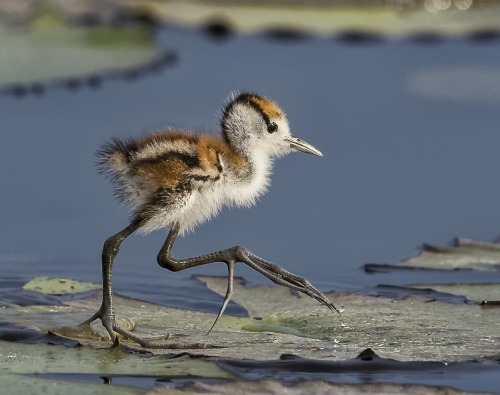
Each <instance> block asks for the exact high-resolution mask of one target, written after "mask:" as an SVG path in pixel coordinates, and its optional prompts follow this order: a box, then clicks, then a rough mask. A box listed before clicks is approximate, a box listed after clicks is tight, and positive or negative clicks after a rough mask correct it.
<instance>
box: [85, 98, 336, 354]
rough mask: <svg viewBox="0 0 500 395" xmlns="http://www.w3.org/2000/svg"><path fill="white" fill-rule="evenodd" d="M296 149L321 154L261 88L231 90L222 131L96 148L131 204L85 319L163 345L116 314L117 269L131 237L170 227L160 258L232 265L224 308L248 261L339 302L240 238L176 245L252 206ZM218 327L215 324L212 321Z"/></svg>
mask: <svg viewBox="0 0 500 395" xmlns="http://www.w3.org/2000/svg"><path fill="white" fill-rule="evenodd" d="M293 151H301V152H305V153H308V154H312V155H316V156H322V153H321V152H320V151H319V150H318V149H316V148H314V147H313V146H312V145H311V144H309V143H307V142H306V141H304V140H301V139H299V138H298V137H295V136H292V135H291V133H290V128H289V126H288V121H287V118H286V116H285V113H284V112H283V110H281V108H280V107H279V106H278V105H277V104H276V103H274V102H272V101H270V100H268V99H266V98H265V97H263V96H260V95H258V94H255V93H241V94H233V95H231V96H230V97H229V99H228V101H227V103H226V105H225V107H224V110H223V114H222V120H221V136H213V135H206V134H205V135H196V134H192V133H188V132H181V131H173V130H167V131H163V132H158V133H153V134H151V135H148V136H146V137H144V138H141V139H127V140H122V139H116V138H115V139H113V140H112V141H111V142H109V143H107V144H105V145H104V146H103V147H102V148H101V149H100V150H99V151H98V154H97V155H98V168H99V170H100V172H102V173H104V174H105V175H107V176H108V177H109V178H110V179H111V181H112V182H113V184H114V187H115V194H116V196H117V197H118V198H119V199H120V200H121V201H123V202H125V203H127V204H128V205H129V206H130V207H131V209H132V215H131V220H130V223H129V225H128V226H127V227H126V228H124V229H123V230H121V231H120V232H118V233H116V234H115V235H113V236H111V237H110V238H109V239H107V240H106V241H105V242H104V247H103V251H102V274H103V300H102V304H101V307H100V308H99V310H98V311H97V312H96V313H95V314H94V315H93V316H92V317H91V318H89V319H88V320H87V321H85V322H84V324H90V323H91V322H93V321H94V320H96V319H100V320H101V322H102V324H103V326H104V327H105V328H106V330H107V332H108V333H109V336H110V337H111V340H112V341H113V343H114V344H118V338H117V336H116V334H115V332H116V333H119V334H121V335H123V336H125V337H127V338H129V339H131V340H133V341H135V342H137V343H139V344H141V345H142V346H145V347H159V346H161V344H160V345H159V344H158V343H156V342H153V341H151V340H150V339H148V338H147V337H141V336H139V335H137V334H135V333H132V332H131V331H129V330H126V329H124V328H122V327H120V326H119V325H118V324H117V323H116V322H115V313H114V309H113V300H112V286H111V272H112V266H113V261H114V258H115V256H116V255H117V253H118V251H119V247H120V244H121V243H122V242H123V240H124V239H125V238H127V237H128V236H129V235H131V234H132V233H134V232H135V231H139V232H142V233H149V232H151V231H153V230H156V229H160V228H168V229H170V231H169V233H168V236H167V239H166V241H165V243H164V244H163V246H162V248H161V250H160V252H159V253H158V258H157V261H158V264H159V265H160V266H161V267H163V268H165V269H169V270H171V271H174V272H176V271H179V270H184V269H188V268H191V267H195V266H199V265H205V264H208V263H212V262H225V263H226V264H227V266H228V287H227V292H226V296H225V298H224V303H223V305H222V307H221V309H220V311H219V314H218V315H217V318H216V320H215V322H214V325H215V323H216V322H217V320H218V319H219V317H220V316H221V315H222V314H223V312H224V309H225V308H226V306H227V303H228V302H229V300H230V297H231V294H232V291H233V268H234V264H235V263H237V262H242V263H245V264H247V265H248V266H250V267H251V268H253V269H255V270H257V271H258V272H259V273H261V274H263V275H264V276H266V277H267V278H269V279H270V280H271V281H273V282H274V283H276V284H279V285H283V286H286V287H288V288H290V289H293V290H296V291H299V292H302V293H304V294H306V295H308V296H310V297H313V298H315V299H317V300H318V301H319V302H320V303H322V304H324V305H325V306H327V307H328V308H329V309H331V310H332V311H337V312H338V310H337V309H336V307H335V306H334V305H333V303H332V302H330V301H329V300H328V298H327V297H326V296H325V295H323V293H321V292H320V291H319V290H317V289H316V288H315V287H313V286H312V285H311V283H310V282H309V281H307V280H306V279H304V278H302V277H299V276H296V275H295V274H292V273H290V272H288V271H287V270H285V269H283V268H281V267H280V266H277V265H275V264H273V263H271V262H268V261H266V260H264V259H262V258H260V257H258V256H257V255H255V254H254V253H252V252H251V251H249V250H248V249H246V248H244V247H241V246H235V247H231V248H228V249H225V250H222V251H217V252H212V253H209V254H205V255H201V256H197V257H193V258H183V259H178V258H175V257H174V256H173V255H172V246H173V244H174V241H175V239H176V237H177V235H178V234H182V233H184V232H185V231H188V230H191V229H193V228H194V227H195V226H196V225H198V224H200V223H202V222H204V221H206V220H207V219H209V218H210V217H213V216H214V215H216V214H217V213H218V212H219V210H220V209H221V207H222V206H224V205H226V206H251V205H253V204H254V203H255V201H256V199H257V198H258V197H259V196H260V195H262V194H263V193H264V192H265V191H266V189H267V187H268V185H269V182H270V175H271V168H272V165H273V159H274V158H276V157H280V156H283V155H286V154H288V153H290V152H293ZM212 328H213V325H212Z"/></svg>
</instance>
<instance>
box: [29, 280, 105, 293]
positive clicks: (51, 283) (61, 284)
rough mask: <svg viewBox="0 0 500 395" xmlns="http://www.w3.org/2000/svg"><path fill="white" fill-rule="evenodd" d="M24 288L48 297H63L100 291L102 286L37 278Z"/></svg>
mask: <svg viewBox="0 0 500 395" xmlns="http://www.w3.org/2000/svg"><path fill="white" fill-rule="evenodd" d="M23 288H24V289H26V290H28V291H34V292H39V293H43V294H47V295H63V294H68V293H77V292H85V291H91V290H94V289H100V288H101V286H100V285H97V284H95V283H86V282H82V281H76V280H70V279H67V278H49V277H36V278H34V279H32V280H30V281H29V282H27V283H26V284H25V285H24V286H23Z"/></svg>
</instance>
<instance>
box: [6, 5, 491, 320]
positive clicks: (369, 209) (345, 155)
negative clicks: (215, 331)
mask: <svg viewBox="0 0 500 395" xmlns="http://www.w3.org/2000/svg"><path fill="white" fill-rule="evenodd" d="M499 28H500V7H499V6H498V5H497V2H495V1H492V0H491V1H489V0H482V1H481V0H422V1H417V0H399V1H398V0H390V1H327V0H323V1H321V0H317V1H292V0H288V1H285V0H283V1H278V0H276V1H231V2H229V1H227V2H225V1H182V2H180V1H178V2H176V1H159V0H157V1H145V0H143V1H139V0H136V1H133V0H122V1H118V0H114V1H113V0H106V1H104V0H100V1H97V0H94V1H92V0H87V1H82V0H80V1H76V0H75V1H69V0H59V1H57V0H52V1H51V0H40V1H34V0H10V1H9V0H0V133H1V143H0V163H1V165H0V166H1V167H0V184H1V186H2V188H1V189H2V192H1V193H0V210H1V212H0V218H1V221H0V232H1V236H2V237H1V241H0V268H1V270H2V276H1V279H0V283H1V286H2V289H3V295H2V299H5V298H6V297H7V295H10V299H11V300H13V301H16V295H18V289H19V288H20V286H21V285H22V284H23V283H24V282H25V281H27V280H28V279H30V278H32V277H35V276H42V275H49V276H56V277H69V278H74V279H78V280H84V281H94V282H100V281H101V265H100V253H101V248H102V243H103V242H104V240H105V239H106V238H107V237H109V236H110V235H112V234H114V233H115V232H117V231H118V230H120V229H122V228H123V227H124V226H125V225H126V224H127V220H128V212H127V210H126V209H124V208H123V207H120V205H119V204H118V203H117V202H116V201H114V200H113V198H112V189H111V187H110V186H109V185H108V183H107V181H106V180H105V179H104V178H103V177H102V176H100V175H98V174H97V172H96V169H95V157H94V153H95V151H96V150H97V149H98V148H99V146H100V145H101V144H103V143H104V142H106V141H107V140H109V139H110V138H111V137H113V136H117V137H127V136H138V135H141V134H143V133H147V132H148V131H149V132H150V131H155V130H158V129H161V128H166V127H174V128H175V127H177V128H183V129H184V128H189V129H192V130H195V131H198V132H207V131H213V132H216V133H217V132H218V127H219V126H218V125H219V116H220V114H221V111H220V110H221V108H222V106H223V104H224V102H225V100H226V97H227V96H228V95H229V93H230V92H232V91H235V90H240V91H243V90H251V91H256V92H259V93H261V94H263V95H265V96H267V97H269V98H271V99H273V100H275V101H276V102H278V103H279V104H280V105H281V106H282V107H283V108H284V110H285V111H286V112H287V115H288V118H289V121H290V123H291V127H292V131H293V133H294V134H296V135H298V136H300V137H303V138H304V139H306V140H307V141H309V142H311V143H312V144H314V145H315V146H316V147H318V148H319V149H320V150H321V151H322V152H323V153H324V157H323V158H316V157H311V156H307V155H300V154H293V155H290V156H288V157H286V158H283V159H280V160H279V161H277V162H276V166H275V171H274V176H273V184H272V186H271V188H270V190H269V192H268V193H267V194H266V195H265V196H264V197H263V198H262V199H261V200H260V201H259V202H258V204H257V205H256V206H255V207H252V208H250V209H230V210H227V209H226V210H224V211H223V212H222V213H221V215H219V216H218V217H217V218H216V219H214V220H212V221H210V222H209V223H206V224H204V225H202V226H200V227H199V228H198V229H197V230H196V231H195V232H194V233H193V234H189V235H187V236H186V237H183V238H180V239H178V241H177V243H176V246H175V249H174V251H175V254H176V255H177V256H179V257H188V256H194V255H196V254H201V253H206V252H209V251H213V250H216V249H220V248H225V247H229V246H232V245H235V244H241V245H244V246H246V247H248V248H250V249H251V250H253V251H254V252H256V253H257V254H259V255H260V256H262V257H264V258H266V259H269V260H272V261H273V262H275V263H277V264H279V265H282V266H284V267H286V268H287V269H289V270H291V271H293V272H295V273H297V274H300V275H303V276H306V277H308V278H309V279H310V280H311V281H312V282H313V283H315V284H316V285H318V286H319V288H321V289H323V290H330V289H336V290H340V289H348V290H369V289H371V287H373V286H374V285H376V283H377V282H380V281H390V282H392V283H404V282H405V281H408V279H407V278H404V277H402V276H404V274H396V275H394V276H393V277H391V278H390V279H387V278H384V279H383V280H382V279H380V278H379V277H377V275H367V274H365V273H364V271H363V268H362V266H363V264H365V263H391V262H397V261H399V260H401V259H403V258H406V257H408V256H413V255H416V254H418V253H419V245H421V244H422V243H424V242H428V243H432V244H447V243H448V242H449V241H450V240H452V239H453V237H455V236H460V237H468V238H476V239H482V240H494V239H495V238H496V237H497V235H498V234H499V233H500V223H499V219H500V218H499V217H500V216H499V214H500V213H499V204H498V202H499V198H500V183H499V182H498V176H497V170H498V169H500V155H499V149H500V133H499V131H498V124H499V120H500V115H499V114H500V111H499V110H500V108H499V107H500V51H499V49H500V30H499ZM165 236H166V231H165V232H155V233H153V234H151V235H149V236H147V237H141V236H133V237H131V238H129V239H127V240H126V242H125V243H124V244H123V246H122V249H121V252H120V254H119V255H118V257H117V261H116V265H115V268H114V269H115V270H114V286H115V289H116V291H117V292H120V293H122V294H125V295H128V296H132V297H138V298H142V299H147V300H150V301H153V302H158V303H164V304H169V305H173V306H184V307H186V306H187V307H190V308H196V309H203V310H213V311H216V310H217V309H218V308H219V306H220V298H219V297H215V296H212V294H211V293H210V292H209V291H207V290H206V289H204V288H203V287H202V286H201V285H199V284H198V283H197V282H196V281H195V280H193V279H192V278H191V276H192V275H193V274H198V273H205V274H206V273H208V274H220V275H224V274H225V273H226V269H225V266H224V265H223V264H213V265H210V266H207V267H200V268H196V269H192V270H189V271H186V272H179V273H175V274H174V273H170V272H166V271H165V270H163V269H161V268H160V267H159V266H158V265H157V264H156V255H157V253H158V251H159V249H160V247H161V245H162V243H163V240H164V238H165ZM236 273H237V274H238V275H242V276H244V277H245V278H246V279H247V280H249V281H250V282H253V283H256V282H261V281H266V280H265V279H263V278H262V277H260V276H259V275H258V274H257V273H254V272H252V271H250V270H248V269H246V268H244V267H243V266H238V267H237V269H236ZM471 275H472V274H471V273H465V274H464V273H463V272H460V273H455V274H446V277H444V275H443V278H441V279H440V280H441V281H444V282H446V281H450V282H453V281H461V280H463V278H464V276H471ZM475 275H477V274H475ZM398 276H400V277H398ZM436 276H439V274H434V275H433V278H432V279H431V278H425V277H422V278H419V281H420V282H425V281H430V280H434V281H435V280H436ZM487 276H489V278H490V279H491V278H492V276H495V274H493V275H492V273H488V274H487ZM468 280H470V278H469V279H468ZM482 280H483V281H484V278H483V279H482ZM17 302H19V300H17ZM233 308H234V307H233Z"/></svg>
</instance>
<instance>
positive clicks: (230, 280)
mask: <svg viewBox="0 0 500 395" xmlns="http://www.w3.org/2000/svg"><path fill="white" fill-rule="evenodd" d="M233 284H234V262H231V263H228V264H227V290H226V296H224V302H223V303H222V306H221V308H220V310H219V314H217V317H216V318H215V321H214V323H213V325H212V326H211V328H210V329H209V330H208V332H207V335H208V334H210V332H212V329H214V326H215V324H216V323H217V321H218V320H219V318H220V317H222V314H224V311H225V310H226V307H227V304H228V303H229V301H230V300H231V296H232V295H233Z"/></svg>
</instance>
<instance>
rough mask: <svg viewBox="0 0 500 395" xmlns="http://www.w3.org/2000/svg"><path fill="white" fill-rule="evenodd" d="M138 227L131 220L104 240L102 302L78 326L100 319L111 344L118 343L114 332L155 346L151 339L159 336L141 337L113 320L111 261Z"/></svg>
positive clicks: (136, 223)
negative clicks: (93, 312)
mask: <svg viewBox="0 0 500 395" xmlns="http://www.w3.org/2000/svg"><path fill="white" fill-rule="evenodd" d="M138 227H139V223H138V222H132V223H131V224H130V225H129V226H127V227H126V228H125V229H123V230H121V231H120V232H118V233H116V234H115V235H113V236H111V237H110V238H109V239H107V240H106V241H105V242H104V247H103V249H102V303H101V307H100V308H99V310H97V312H96V313H95V314H94V315H93V316H92V317H90V318H89V319H88V320H86V321H85V322H83V323H82V324H80V326H85V325H90V324H91V323H92V322H93V321H95V320H97V319H100V320H101V323H102V325H103V326H104V328H105V329H106V331H107V332H108V334H109V337H110V338H111V341H112V342H113V345H117V344H118V337H117V336H116V334H115V332H116V333H119V334H121V335H122V336H125V337H127V338H129V339H130V340H133V341H135V342H137V343H139V344H140V345H142V346H143V347H157V346H158V344H157V343H156V342H153V340H159V339H160V337H141V336H138V335H136V334H134V333H132V332H131V331H129V330H127V329H125V328H122V327H121V326H120V325H118V324H117V323H116V321H115V311H114V308H113V290H112V283H111V275H112V268H113V262H114V259H115V257H116V255H117V254H118V251H119V250H120V245H121V243H122V242H123V240H125V239H126V238H127V237H128V236H130V235H131V234H132V233H134V232H135V231H136V230H137V228H138ZM166 338H168V336H162V337H161V339H166Z"/></svg>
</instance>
